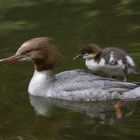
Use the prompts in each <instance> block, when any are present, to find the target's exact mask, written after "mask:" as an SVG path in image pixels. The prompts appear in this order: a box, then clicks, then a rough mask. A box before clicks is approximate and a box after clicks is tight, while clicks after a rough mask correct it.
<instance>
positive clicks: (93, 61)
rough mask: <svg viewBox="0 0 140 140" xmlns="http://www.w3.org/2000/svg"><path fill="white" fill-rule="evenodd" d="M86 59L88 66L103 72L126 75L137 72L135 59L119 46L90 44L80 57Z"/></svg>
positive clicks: (111, 74) (112, 74) (90, 68)
mask: <svg viewBox="0 0 140 140" xmlns="http://www.w3.org/2000/svg"><path fill="white" fill-rule="evenodd" d="M79 57H83V58H84V59H85V65H86V66H87V68H88V69H89V70H91V71H94V72H103V73H105V74H107V75H110V76H124V80H125V81H126V80H127V75H128V74H134V73H136V70H135V63H134V61H133V59H132V58H131V57H130V56H129V55H128V54H127V53H126V52H125V51H123V50H121V49H119V48H113V47H110V48H104V49H100V47H99V46H97V45H96V44H88V45H87V47H85V48H83V49H82V51H81V54H80V55H78V57H76V58H79Z"/></svg>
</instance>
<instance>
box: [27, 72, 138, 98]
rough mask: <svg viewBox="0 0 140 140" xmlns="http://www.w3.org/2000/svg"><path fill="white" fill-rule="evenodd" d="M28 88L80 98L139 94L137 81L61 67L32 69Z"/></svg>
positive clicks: (37, 93) (53, 95)
mask: <svg viewBox="0 0 140 140" xmlns="http://www.w3.org/2000/svg"><path fill="white" fill-rule="evenodd" d="M28 91H29V93H30V94H32V95H35V96H44V97H51V98H59V99H67V100H82V101H95V100H107V99H120V98H125V99H131V98H138V97H139V96H140V93H139V91H140V87H139V85H137V84H133V83H128V82H121V81H117V80H113V79H107V78H103V77H99V76H96V75H93V74H92V73H89V72H87V71H84V70H71V71H64V72H61V73H58V74H56V75H54V74H52V72H50V71H41V72H39V71H35V73H34V75H33V78H32V79H31V82H30V84H29V89H28Z"/></svg>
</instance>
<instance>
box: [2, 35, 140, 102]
mask: <svg viewBox="0 0 140 140" xmlns="http://www.w3.org/2000/svg"><path fill="white" fill-rule="evenodd" d="M61 56H62V55H61V53H60V52H59V51H58V50H57V49H56V48H55V47H54V43H53V40H52V39H51V38H50V37H38V38H33V39H31V40H28V41H26V42H25V43H23V44H22V45H21V47H20V48H19V49H18V51H17V52H16V54H15V55H14V56H11V57H9V58H5V59H1V60H0V62H5V61H26V60H28V61H29V60H31V61H33V63H34V65H35V72H34V75H33V77H32V79H31V81H30V84H29V89H28V91H29V93H30V94H32V95H35V96H43V97H51V98H59V99H67V100H84V101H91V100H92V101H94V100H106V99H116V98H120V97H121V96H123V98H125V99H131V98H133V99H134V98H138V97H140V92H139V91H140V85H139V84H134V83H130V82H121V81H118V80H113V79H107V78H103V77H99V76H95V75H93V74H91V73H89V72H86V71H84V70H70V71H64V72H61V73H58V74H56V75H54V73H53V68H54V66H55V64H56V63H57V62H58V60H59V59H60V58H61Z"/></svg>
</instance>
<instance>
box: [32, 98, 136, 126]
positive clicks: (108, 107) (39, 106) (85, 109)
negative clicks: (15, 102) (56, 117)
mask: <svg viewBox="0 0 140 140" xmlns="http://www.w3.org/2000/svg"><path fill="white" fill-rule="evenodd" d="M114 103H115V101H111V100H110V101H96V102H83V101H80V102H75V101H68V100H60V99H50V98H43V97H37V96H32V95H31V96H30V104H31V105H32V106H33V107H34V109H35V111H36V113H37V114H39V115H43V116H53V112H54V110H55V108H56V107H57V108H61V109H66V110H67V111H69V110H70V111H73V112H77V113H83V114H86V115H87V116H89V117H90V118H92V119H94V121H95V122H100V123H103V124H104V123H107V124H113V123H115V122H116V121H117V120H118V119H122V118H124V117H127V116H129V115H131V114H132V113H133V110H134V107H135V103H136V102H130V101H129V102H125V105H124V106H122V110H121V111H122V112H121V117H120V118H118V116H117V115H116V112H115V110H114V107H113V106H114Z"/></svg>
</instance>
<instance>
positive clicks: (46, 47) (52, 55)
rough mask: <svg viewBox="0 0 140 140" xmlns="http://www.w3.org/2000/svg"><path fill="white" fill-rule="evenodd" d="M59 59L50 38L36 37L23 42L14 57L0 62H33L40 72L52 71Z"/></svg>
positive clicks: (58, 53)
mask: <svg viewBox="0 0 140 140" xmlns="http://www.w3.org/2000/svg"><path fill="white" fill-rule="evenodd" d="M61 58H62V55H61V53H60V52H59V51H58V50H57V49H56V48H55V45H54V43H53V39H52V38H50V37H38V38H33V39H30V40H28V41H26V42H24V43H23V44H22V45H21V47H20V48H19V49H18V50H17V52H16V54H15V55H13V56H11V57H8V58H4V59H0V62H7V61H11V62H12V61H33V63H34V65H35V69H36V70H38V71H42V70H46V69H52V68H53V67H54V65H55V64H56V63H57V62H58V61H59V60H60V59H61Z"/></svg>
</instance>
